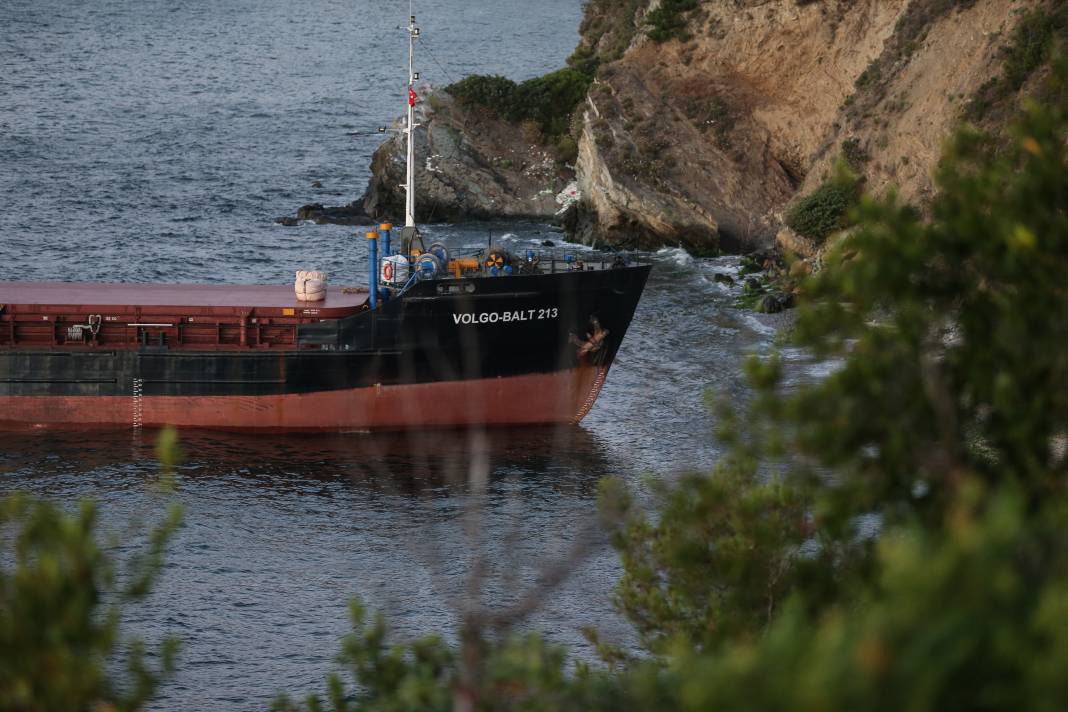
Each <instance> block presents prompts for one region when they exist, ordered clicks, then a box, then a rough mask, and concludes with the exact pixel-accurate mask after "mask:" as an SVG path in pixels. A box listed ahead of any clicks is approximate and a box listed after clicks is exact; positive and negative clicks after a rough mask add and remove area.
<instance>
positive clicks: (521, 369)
mask: <svg viewBox="0 0 1068 712" xmlns="http://www.w3.org/2000/svg"><path fill="white" fill-rule="evenodd" d="M648 271H649V268H648V267H647V266H643V267H634V268H623V269H612V270H605V271H601V272H582V273H562V274H552V275H530V276H514V277H508V278H499V279H488V278H474V279H466V280H465V279H455V280H453V279H446V280H434V281H427V282H424V283H419V284H416V285H415V287H413V288H412V289H411V290H409V291H408V292H407V293H406V294H405V295H404V296H403V297H401V298H398V299H395V300H391V301H387V302H386V303H384V304H380V305H378V308H377V309H375V310H367V311H365V312H362V313H359V314H355V315H352V316H349V317H345V318H339V319H322V320H319V321H315V322H313V323H307V324H302V325H299V327H293V328H294V329H297V331H295V336H294V339H293V346H292V347H290V348H285V349H272V348H251V347H249V348H241V347H240V346H237V347H235V346H234V345H223V346H220V347H219V348H216V349H203V348H201V349H197V348H189V347H187V346H185V344H186V341H187V340H186V339H184V338H183V336H184V334H183V332H182V331H181V329H182V328H183V327H182V325H183V323H184V322H183V317H182V315H181V313H180V309H178V308H177V307H176V308H175V314H173V315H170V316H168V317H167V318H166V320H163V319H157V320H155V321H154V322H153V323H158V324H159V326H149V327H146V326H143V325H141V326H137V325H131V326H137V328H138V331H137V332H136V334H135V335H134V336H128V337H126V338H125V340H119V339H116V340H115V341H113V342H111V343H109V342H108V341H107V340H106V339H98V340H97V341H96V342H90V343H82V344H72V345H69V346H67V345H65V344H54V345H52V346H51V347H50V348H42V347H34V346H32V345H29V346H26V345H23V344H22V342H21V340H20V338H19V337H18V333H19V332H18V331H17V329H16V326H12V327H11V329H10V333H11V334H13V335H14V337H12V338H10V342H9V344H8V345H7V346H6V347H4V345H3V344H0V428H5V429H11V428H26V427H30V428H38V427H65V428H69V427H106V428H117V427H135V428H136V427H156V426H163V425H175V426H179V427H198V428H212V429H228V430H258V431H263V432H284V431H362V430H400V429H407V428H425V427H454V426H468V425H492V426H495V425H501V426H507V425H526V424H548V423H577V422H578V421H579V420H581V419H582V418H583V417H584V416H585V415H586V414H587V413H588V412H589V410H590V408H591V407H592V406H593V403H594V401H595V400H596V398H597V395H598V393H599V392H600V390H601V388H602V386H603V385H604V382H605V378H606V377H607V374H608V371H609V368H610V367H611V364H612V362H613V360H614V359H615V355H616V352H617V351H618V349H619V346H620V344H621V342H622V339H623V335H624V334H625V332H626V330H627V328H628V326H629V324H630V321H631V318H632V317H633V313H634V310H635V308H636V306H637V303H638V300H639V298H640V296H641V292H642V290H643V288H644V285H645V281H646V279H647V276H648ZM59 308H68V307H57V309H59ZM21 313H24V312H18V311H13V312H12V318H25V317H18V315H19V314H21ZM254 315H255V311H254V310H253V311H251V312H250V316H249V318H250V319H252V318H255V316H254ZM48 316H49V318H50V319H52V320H53V321H55V322H57V324H61V323H63V318H64V317H63V316H62V315H61V314H49V315H48ZM78 318H81V317H78ZM242 318H244V317H242ZM104 319H105V323H106V324H114V323H115V322H114V321H111V322H109V321H107V319H108V317H107V315H106V312H105V317H104ZM196 319H197V320H198V321H196V322H195V323H196V324H201V325H202V324H203V317H200V316H198V317H196ZM190 321H192V319H190ZM17 323H32V321H24V322H16V324H17ZM2 326H3V325H0V327H2ZM19 328H22V327H19ZM190 328H192V327H190ZM146 329H158V330H160V333H164V330H168V331H166V332H165V333H164V337H160V336H159V334H158V333H155V332H153V333H148V334H146V333H144V332H145V330H146ZM27 333H30V332H27ZM54 333H64V330H63V329H62V328H57V329H56V330H55V332H54ZM128 333H129V332H128ZM131 343H132V344H134V345H133V346H132V347H131V346H130V344H131ZM65 346H66V348H65Z"/></svg>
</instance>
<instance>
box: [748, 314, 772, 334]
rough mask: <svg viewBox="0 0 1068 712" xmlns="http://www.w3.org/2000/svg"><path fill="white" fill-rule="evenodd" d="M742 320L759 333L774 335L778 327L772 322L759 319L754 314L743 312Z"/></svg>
mask: <svg viewBox="0 0 1068 712" xmlns="http://www.w3.org/2000/svg"><path fill="white" fill-rule="evenodd" d="M742 321H743V322H745V325H746V326H748V327H749V328H750V329H752V330H753V331H755V332H757V333H758V334H764V335H765V336H774V335H775V333H776V332H777V331H778V329H777V328H776V327H774V326H772V325H770V324H765V323H764V322H762V321H761V320H760V319H757V318H756V317H755V316H753V315H752V314H749V313H746V312H743V313H742Z"/></svg>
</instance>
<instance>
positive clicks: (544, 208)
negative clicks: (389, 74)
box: [363, 87, 574, 222]
mask: <svg viewBox="0 0 1068 712" xmlns="http://www.w3.org/2000/svg"><path fill="white" fill-rule="evenodd" d="M418 93H419V95H420V98H421V100H420V102H419V103H418V104H417V105H416V123H417V124H419V125H418V126H417V128H416V131H415V155H416V171H415V183H416V196H417V199H416V219H418V220H419V221H421V222H431V221H450V220H461V219H471V218H474V219H479V218H497V217H508V218H534V219H538V220H552V219H554V218H555V217H556V214H557V212H559V211H560V210H561V207H562V205H561V202H558V200H557V196H558V195H560V193H561V192H562V191H564V189H565V188H566V187H567V186H568V184H569V183H570V182H571V181H572V180H573V177H574V174H573V172H572V171H571V170H570V169H569V168H567V167H566V166H561V165H560V164H558V163H557V161H556V159H555V156H554V155H553V150H552V149H551V148H549V147H546V146H542V145H540V137H539V136H538V135H537V130H536V128H532V127H529V126H522V125H516V124H511V123H508V122H507V121H502V120H500V119H498V118H497V117H495V116H493V115H492V114H491V113H489V112H487V111H486V110H483V109H477V108H473V109H466V108H463V107H459V106H457V103H456V101H455V100H454V99H453V98H452V97H451V96H450V95H449V94H448V93H447V92H444V91H434V90H433V89H430V88H429V87H424V88H422V89H421V90H420V91H419V92H418ZM402 127H403V122H402V120H398V121H397V122H396V123H395V124H394V126H393V129H394V131H395V133H394V136H393V137H392V138H390V139H389V140H388V141H386V142H385V143H384V144H382V145H381V146H380V147H379V148H378V150H377V151H375V154H374V158H373V159H372V163H371V172H372V178H371V183H370V185H369V186H368V188H367V192H366V193H365V195H364V198H363V207H364V210H365V211H366V212H367V213H368V214H369V215H372V216H374V217H376V218H392V219H394V220H398V221H400V220H402V219H403V216H404V179H405V161H406V157H405V142H404V135H403V134H402V133H401V132H400V129H401V128H402ZM561 200H563V198H561Z"/></svg>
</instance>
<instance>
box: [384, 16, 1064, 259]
mask: <svg viewBox="0 0 1068 712" xmlns="http://www.w3.org/2000/svg"><path fill="white" fill-rule="evenodd" d="M1052 2H1053V0H969V1H968V2H953V1H951V0H824V1H822V2H810V1H806V2H801V1H800V0H734V1H733V2H729V3H728V2H722V1H721V0H704V1H703V2H700V3H699V4H698V5H697V7H696V8H695V9H693V10H690V11H688V12H685V13H682V14H681V15H680V19H681V30H677V31H673V32H672V33H671V34H672V35H673V38H671V39H666V40H664V38H663V36H661V37H659V39H661V40H664V41H660V42H656V41H653V40H652V39H650V38H649V36H648V34H649V31H650V28H649V26H648V24H647V23H646V21H645V16H646V13H647V11H648V10H650V9H651V8H653V7H658V6H659V4H660V0H587V3H586V17H585V19H584V21H583V25H582V28H581V36H582V39H581V42H580V45H579V47H578V49H577V50H576V53H575V55H574V56H573V57H572V59H571V60H569V61H571V62H572V64H573V66H575V67H576V68H580V69H582V70H583V71H587V72H595V74H594V76H595V79H594V81H593V84H592V85H591V88H590V91H589V94H588V96H587V98H586V101H585V102H584V103H582V104H580V105H579V108H578V109H577V111H576V114H575V116H574V117H573V120H572V126H573V130H572V137H573V138H574V139H575V140H576V143H577V146H578V157H577V160H576V161H575V165H574V171H573V173H572V170H571V168H570V167H568V166H562V165H561V164H560V163H558V162H557V161H556V160H555V156H554V155H553V153H554V149H552V148H549V147H546V146H543V145H542V144H541V142H540V140H539V137H538V136H537V131H536V130H531V128H530V127H529V126H526V127H524V126H522V125H516V124H510V123H508V122H507V121H504V120H502V119H499V118H497V117H496V116H494V115H493V114H491V113H490V112H488V111H487V110H485V109H473V108H468V107H463V106H459V105H457V103H456V102H455V101H454V100H453V99H452V98H451V97H450V96H449V95H448V94H447V93H445V92H435V93H431V94H429V96H424V97H423V98H424V101H422V102H421V103H420V104H419V109H420V111H419V116H420V118H419V122H420V123H421V124H423V126H421V127H420V128H419V129H418V130H417V131H416V142H417V143H416V145H417V155H418V156H421V158H420V159H419V168H418V171H417V188H418V194H419V199H418V201H417V212H418V217H419V219H420V220H450V219H461V218H472V217H473V218H479V217H532V218H537V219H546V220H551V219H560V220H561V221H562V222H563V223H564V224H565V225H566V226H567V227H568V229H569V230H570V231H571V232H572V233H573V235H576V236H577V237H579V238H580V239H582V240H584V241H586V242H594V241H599V242H600V244H605V243H610V244H616V245H620V246H640V247H655V246H660V245H665V244H667V245H678V244H682V245H685V246H688V247H693V248H698V249H706V248H714V247H719V248H723V249H727V250H730V251H739V252H741V251H749V250H753V249H758V248H762V247H765V246H768V245H770V244H772V243H773V242H774V241H775V237H776V234H777V233H780V230H781V228H782V215H783V212H784V210H785V208H786V207H787V206H788V205H789V204H791V203H792V201H794V200H795V199H796V198H798V197H799V196H801V195H805V194H808V193H809V192H811V191H812V190H814V189H815V188H816V187H817V186H819V185H820V184H821V183H822V182H823V181H825V180H826V179H827V178H828V177H829V176H830V175H831V173H832V170H833V166H834V164H835V162H836V161H837V160H840V159H843V158H844V159H845V160H847V161H848V162H849V164H850V165H851V166H852V168H853V170H854V171H855V172H857V173H859V174H860V175H861V176H862V178H863V180H864V181H865V187H866V189H867V190H868V191H869V192H872V193H876V194H878V193H881V192H883V191H886V190H888V189H889V188H891V187H894V188H895V189H896V190H898V192H899V194H900V195H901V197H902V198H904V199H905V200H908V201H910V202H913V203H915V204H917V205H919V206H920V207H922V206H923V204H924V202H925V201H926V200H927V199H928V198H929V197H930V196H931V193H932V190H933V181H932V173H933V171H934V168H935V166H936V163H937V161H938V158H939V156H940V152H941V147H942V144H943V142H944V140H945V138H946V137H947V135H948V134H949V133H950V132H951V131H952V130H953V128H954V127H956V126H957V125H958V124H959V123H960V122H961V121H962V120H963V119H964V118H965V116H966V113H967V110H968V106H969V103H970V102H971V100H972V98H973V97H976V96H978V94H979V93H980V92H981V91H982V87H983V84H984V83H985V82H987V81H988V80H989V79H991V78H992V77H996V76H998V75H999V74H1000V72H1001V66H1002V63H1003V61H1004V59H1003V57H1004V53H1003V52H1002V50H1003V48H1004V47H1005V46H1006V44H1008V42H1009V41H1010V40H1011V37H1012V33H1013V30H1014V28H1015V26H1016V23H1017V22H1018V21H1019V20H1020V18H1021V17H1022V16H1023V14H1024V13H1025V12H1027V11H1029V10H1031V9H1033V8H1035V7H1038V6H1042V5H1046V6H1048V5H1050V4H1052ZM654 34H655V33H654ZM1026 91H1027V88H1026V87H1025V88H1024V93H1026ZM1010 100H1011V101H1018V100H1019V96H1018V95H1014V96H1013V97H1011V98H1010ZM373 172H374V178H373V179H372V182H371V185H370V187H369V189H368V192H367V194H366V196H365V199H364V203H363V205H364V208H365V210H366V212H367V213H368V214H370V215H372V216H375V217H379V216H381V217H386V216H389V217H393V218H394V219H396V218H397V216H399V215H401V214H402V212H403V191H402V190H400V189H399V186H400V185H401V184H402V183H403V176H404V149H403V142H402V141H401V140H400V139H399V138H393V139H391V140H389V141H387V142H386V144H384V145H383V146H382V147H381V148H380V149H379V150H378V151H377V152H376V153H375V157H374V164H373ZM572 179H574V180H575V185H574V186H573V187H571V188H569V183H570V181H572ZM565 189H566V190H565ZM565 202H567V203H574V205H571V206H570V207H567V208H566V209H563V210H562V208H564V207H565V205H564V203H565ZM785 237H786V238H791V236H790V235H786V236H785ZM796 237H797V236H792V238H791V239H793V238H796ZM782 241H783V239H780V242H782ZM794 242H797V244H798V246H800V247H804V248H805V250H808V251H814V250H815V249H817V248H818V245H808V244H807V243H804V241H803V239H800V241H798V240H794Z"/></svg>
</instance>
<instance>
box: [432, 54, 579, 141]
mask: <svg viewBox="0 0 1068 712" xmlns="http://www.w3.org/2000/svg"><path fill="white" fill-rule="evenodd" d="M591 81H592V80H591V79H590V77H589V76H588V75H586V74H583V73H582V72H580V71H578V70H575V69H570V68H568V69H559V70H557V71H555V72H550V73H549V74H546V75H545V76H541V77H535V78H533V79H528V80H526V81H525V82H522V83H520V84H516V83H515V82H513V81H512V80H511V79H508V78H506V77H501V76H486V75H480V74H476V75H473V76H470V77H467V78H465V79H462V80H461V81H458V82H456V83H455V84H450V85H449V86H447V87H445V91H447V92H449V93H450V94H452V95H453V96H454V97H456V100H457V101H459V102H460V103H461V104H464V105H467V106H481V107H484V108H486V109H489V110H490V111H492V112H494V113H495V114H497V115H498V116H500V117H502V118H504V119H507V120H508V121H512V122H515V123H518V122H520V121H534V122H536V123H537V124H538V126H539V127H540V128H541V130H542V132H543V133H544V134H545V135H546V137H555V136H560V135H562V134H565V133H567V130H568V128H569V122H570V120H571V114H572V112H573V111H574V110H575V107H576V106H578V104H579V102H581V101H582V100H583V99H585V98H586V92H587V91H588V90H589V88H590V82H591Z"/></svg>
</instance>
